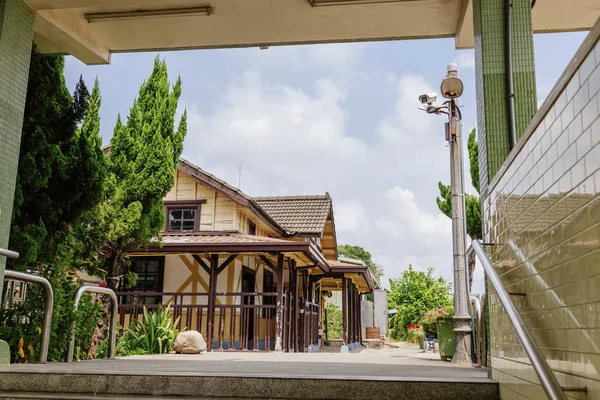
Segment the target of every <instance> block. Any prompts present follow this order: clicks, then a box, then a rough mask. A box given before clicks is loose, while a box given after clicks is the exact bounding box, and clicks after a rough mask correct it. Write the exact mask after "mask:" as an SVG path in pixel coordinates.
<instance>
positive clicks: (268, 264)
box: [260, 253, 283, 273]
mask: <svg viewBox="0 0 600 400" xmlns="http://www.w3.org/2000/svg"><path fill="white" fill-rule="evenodd" d="M280 255H281V256H283V254H281V253H280V254H278V255H277V256H278V257H279V256H280ZM260 259H261V260H263V262H264V263H265V264H267V267H269V269H270V270H271V271H273V272H275V273H277V267H276V266H275V264H273V263H272V262H271V260H269V259H268V258H267V257H266V256H265V255H264V254H261V255H260ZM282 268H283V267H282Z"/></svg>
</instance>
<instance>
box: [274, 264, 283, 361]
mask: <svg viewBox="0 0 600 400" xmlns="http://www.w3.org/2000/svg"><path fill="white" fill-rule="evenodd" d="M282 338H283V254H281V253H279V254H277V316H276V319H275V351H282V350H283V346H282V344H283V343H282Z"/></svg>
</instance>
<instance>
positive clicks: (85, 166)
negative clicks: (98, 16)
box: [0, 49, 106, 362]
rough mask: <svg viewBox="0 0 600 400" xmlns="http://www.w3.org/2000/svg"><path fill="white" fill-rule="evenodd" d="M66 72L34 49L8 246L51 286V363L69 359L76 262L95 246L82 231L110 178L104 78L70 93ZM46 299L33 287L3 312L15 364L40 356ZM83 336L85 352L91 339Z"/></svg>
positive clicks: (19, 263)
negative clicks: (104, 143) (103, 124)
mask: <svg viewBox="0 0 600 400" xmlns="http://www.w3.org/2000/svg"><path fill="white" fill-rule="evenodd" d="M63 70H64V58H63V57H48V56H41V55H39V54H38V53H37V52H36V51H35V49H34V51H33V53H32V57H31V64H30V73H29V82H28V88H27V97H26V106H25V115H24V124H23V133H22V141H21V149H20V150H21V151H20V156H19V157H20V158H19V173H18V182H17V188H16V193H15V202H14V212H13V219H12V225H11V237H10V244H9V246H10V248H11V249H14V250H16V251H18V252H19V253H20V257H19V258H18V259H17V260H15V261H12V263H11V265H10V268H11V269H17V270H30V271H32V272H34V273H37V274H40V275H43V276H45V277H46V278H47V279H48V280H49V281H50V283H51V284H52V286H53V290H54V312H53V321H52V330H51V336H50V349H49V360H51V361H59V360H62V359H64V355H65V354H64V353H65V351H66V342H65V337H68V336H69V335H70V326H71V321H72V320H73V318H74V314H73V307H72V302H73V293H74V291H75V289H76V285H75V284H74V283H73V272H74V269H75V266H76V264H77V260H79V259H88V258H89V257H90V256H91V254H93V253H95V250H96V248H97V242H96V243H91V242H90V241H89V239H87V237H86V236H81V235H80V233H82V232H84V230H83V229H82V228H83V227H85V226H87V223H86V219H87V217H88V215H89V214H90V210H92V209H93V208H94V207H96V206H97V205H98V203H99V202H100V201H101V200H102V198H103V192H104V180H105V177H106V165H105V159H104V156H103V153H102V149H101V139H100V136H99V127H100V117H99V108H100V90H99V87H98V82H96V84H95V86H94V90H93V91H92V93H91V95H90V93H89V92H88V90H87V88H86V85H85V83H84V82H83V80H82V79H81V78H80V79H79V82H78V83H77V85H76V88H75V92H74V93H73V95H72V96H71V94H70V93H69V91H68V89H67V87H66V83H65V78H64V75H63ZM80 124H81V128H80V127H79V125H80ZM80 237H86V239H85V240H80ZM86 242H87V243H86ZM88 244H89V245H88ZM42 299H43V291H42V289H41V287H40V286H39V285H31V286H29V288H28V290H27V296H26V298H25V301H24V302H23V303H22V304H21V305H20V306H19V307H16V308H13V309H7V310H4V312H3V313H1V314H0V337H2V338H3V339H6V340H7V342H9V343H10V345H11V349H12V351H13V354H12V357H13V360H14V361H19V362H23V361H27V360H29V361H33V360H34V359H35V358H36V357H37V355H38V346H39V342H40V338H39V327H40V326H41V318H42V308H43V307H42V306H41V304H42V301H43V300H42ZM84 308H86V307H84ZM88 308H89V307H88ZM92 308H93V307H92ZM90 311H91V309H90ZM93 314H94V312H93V311H91V313H90V314H89V315H92V316H93ZM23 316H26V319H25V321H26V322H25V323H23V320H24V319H23V318H22V317H23ZM17 321H18V322H17ZM21 339H22V343H23V345H22V347H21V351H17V350H18V349H19V346H18V343H19V342H21ZM84 341H85V342H86V343H85V344H84V347H85V351H87V345H88V344H89V336H88V337H87V338H85V339H84Z"/></svg>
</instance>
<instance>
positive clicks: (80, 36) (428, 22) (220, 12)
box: [25, 0, 600, 64]
mask: <svg viewBox="0 0 600 400" xmlns="http://www.w3.org/2000/svg"><path fill="white" fill-rule="evenodd" d="M25 1H26V2H27V3H28V4H29V5H30V6H31V7H32V8H33V9H35V10H36V11H37V14H36V19H35V32H36V34H35V40H36V43H37V45H38V49H39V51H41V52H42V53H60V54H72V55H74V56H75V57H77V58H79V59H80V60H81V61H83V62H85V63H87V64H103V63H108V62H109V61H110V54H111V53H113V52H129V51H151V50H170V49H201V48H215V47H239V46H274V45H286V44H305V43H328V42H351V41H375V40H400V39H421V38H442V37H454V38H455V39H456V47H457V48H472V47H473V18H472V0H345V2H346V3H352V2H356V3H362V4H345V5H334V6H321V7H312V6H311V4H310V3H309V0H203V1H199V0H25ZM313 1H317V2H322V1H332V0H313ZM374 1H376V2H375V3H373V2H374ZM498 1H501V0H498ZM365 2H366V3H369V2H370V4H364V3H365ZM202 6H211V7H212V8H213V13H212V15H210V16H206V15H187V16H161V17H152V18H143V19H141V18H133V19H124V20H111V21H95V22H88V20H87V19H86V18H85V16H86V15H87V14H96V13H114V12H132V11H138V10H172V11H174V10H177V9H184V8H188V9H189V8H191V7H202ZM599 16H600V3H599V2H598V0H570V1H565V0H539V1H537V3H536V5H535V7H534V9H533V27H534V31H535V32H562V31H575V30H588V29H590V28H591V27H592V26H593V24H594V23H595V22H596V19H597V18H598V17H599Z"/></svg>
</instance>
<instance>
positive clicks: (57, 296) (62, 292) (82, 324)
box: [0, 271, 101, 363]
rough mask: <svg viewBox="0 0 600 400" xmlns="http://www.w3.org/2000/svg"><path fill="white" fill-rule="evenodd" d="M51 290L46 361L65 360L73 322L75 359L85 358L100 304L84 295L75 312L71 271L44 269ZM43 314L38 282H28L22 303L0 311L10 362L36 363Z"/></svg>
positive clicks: (2, 336)
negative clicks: (50, 321) (52, 296)
mask: <svg viewBox="0 0 600 400" xmlns="http://www.w3.org/2000/svg"><path fill="white" fill-rule="evenodd" d="M44 272H46V273H42V274H40V275H43V276H45V277H46V278H47V279H48V280H49V281H50V284H51V285H52V290H53V292H54V308H53V313H52V327H51V331H50V343H49V346H48V361H50V362H62V361H64V360H65V357H66V354H67V349H68V346H69V343H70V340H71V326H72V324H73V320H74V319H75V320H76V323H75V326H76V328H75V352H74V358H75V359H76V360H79V359H82V358H85V356H86V355H87V352H88V350H89V346H90V338H91V336H92V331H93V329H94V327H95V326H96V323H97V322H98V320H99V319H100V315H101V305H100V304H99V303H97V302H95V301H92V299H91V297H90V296H89V295H86V296H84V297H83V298H82V299H81V302H80V304H79V309H78V311H77V314H75V313H74V310H73V296H74V294H75V291H76V290H77V288H78V287H79V286H78V285H77V283H76V281H75V280H74V279H73V278H72V276H71V275H70V274H65V273H58V272H49V271H44ZM43 315H44V290H43V288H42V286H41V285H38V284H29V285H28V286H27V295H26V297H25V300H24V301H23V303H20V304H17V305H15V306H14V307H12V308H7V309H3V310H2V311H0V339H3V340H5V341H6V342H8V344H9V346H10V349H11V362H12V363H31V362H36V361H37V360H38V359H39V355H40V345H41V334H42V323H43Z"/></svg>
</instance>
